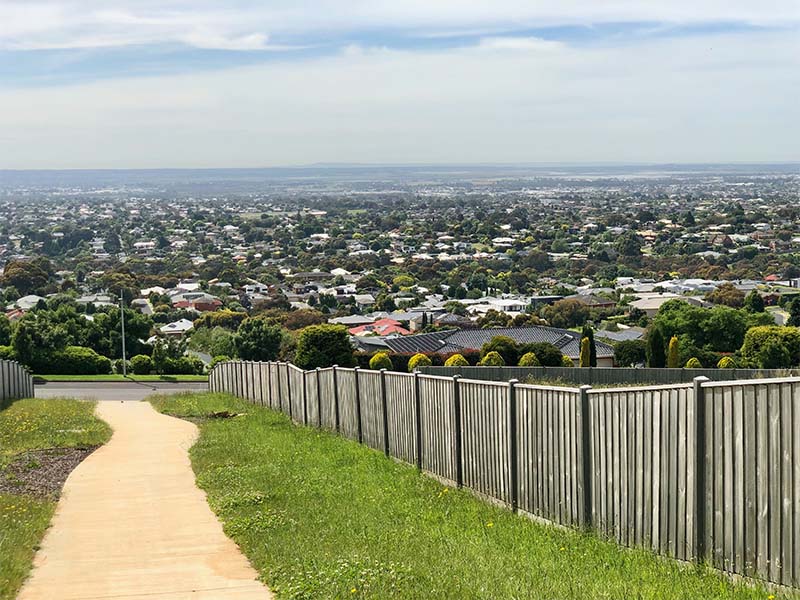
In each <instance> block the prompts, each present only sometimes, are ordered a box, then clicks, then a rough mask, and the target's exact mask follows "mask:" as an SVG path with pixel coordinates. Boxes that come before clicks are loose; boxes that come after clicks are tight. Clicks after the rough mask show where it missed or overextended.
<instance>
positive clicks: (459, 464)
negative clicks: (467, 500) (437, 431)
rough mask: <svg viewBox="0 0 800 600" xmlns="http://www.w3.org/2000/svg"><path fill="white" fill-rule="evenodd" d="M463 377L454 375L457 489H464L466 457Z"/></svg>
mask: <svg viewBox="0 0 800 600" xmlns="http://www.w3.org/2000/svg"><path fill="white" fill-rule="evenodd" d="M459 379H461V375H453V433H454V436H453V437H454V440H453V442H454V444H455V449H454V450H455V452H454V453H455V458H456V487H464V457H463V454H464V453H463V450H462V440H461V434H462V431H461V385H460V384H459V382H458V380H459Z"/></svg>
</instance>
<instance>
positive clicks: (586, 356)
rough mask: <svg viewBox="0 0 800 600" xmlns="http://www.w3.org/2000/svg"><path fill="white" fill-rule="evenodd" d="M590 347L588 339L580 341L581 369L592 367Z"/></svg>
mask: <svg viewBox="0 0 800 600" xmlns="http://www.w3.org/2000/svg"><path fill="white" fill-rule="evenodd" d="M591 357H592V347H591V340H590V339H589V338H588V337H585V338H582V339H581V355H580V358H579V362H580V366H581V367H591V366H592V358H591Z"/></svg>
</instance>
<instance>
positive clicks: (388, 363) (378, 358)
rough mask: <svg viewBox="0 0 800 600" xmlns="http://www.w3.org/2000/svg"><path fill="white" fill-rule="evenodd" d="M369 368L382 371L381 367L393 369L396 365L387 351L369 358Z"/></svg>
mask: <svg viewBox="0 0 800 600" xmlns="http://www.w3.org/2000/svg"><path fill="white" fill-rule="evenodd" d="M369 368H370V369H372V370H373V371H380V370H381V369H386V370H388V371H391V370H392V369H394V365H393V364H392V359H391V358H389V354H388V353H387V352H378V353H376V354H375V355H374V356H373V357H372V358H370V359H369Z"/></svg>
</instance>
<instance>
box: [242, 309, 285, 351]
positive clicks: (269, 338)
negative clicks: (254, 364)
mask: <svg viewBox="0 0 800 600" xmlns="http://www.w3.org/2000/svg"><path fill="white" fill-rule="evenodd" d="M234 339H235V344H236V352H237V353H238V355H239V357H240V358H241V359H242V360H259V361H266V360H275V359H276V358H278V353H279V352H280V349H281V341H282V340H283V333H282V331H281V328H280V327H278V326H277V325H270V324H269V323H267V321H266V320H264V319H262V318H260V317H253V318H249V319H245V320H244V321H243V322H242V324H241V325H240V326H239V329H237V330H236V337H235V338H234Z"/></svg>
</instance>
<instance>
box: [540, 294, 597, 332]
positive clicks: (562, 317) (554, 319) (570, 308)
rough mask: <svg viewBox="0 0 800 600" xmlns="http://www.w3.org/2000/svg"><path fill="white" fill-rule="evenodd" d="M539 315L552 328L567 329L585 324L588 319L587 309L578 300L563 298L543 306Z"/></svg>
mask: <svg viewBox="0 0 800 600" xmlns="http://www.w3.org/2000/svg"><path fill="white" fill-rule="evenodd" d="M541 314H542V318H544V319H546V320H547V322H548V323H549V324H550V325H551V326H552V327H561V328H565V329H568V328H570V327H577V326H579V325H583V324H584V323H585V322H586V320H587V319H588V318H589V307H588V306H586V305H585V304H584V303H583V302H581V301H580V300H576V299H574V298H564V299H563V300H557V301H556V302H554V303H553V304H551V305H550V306H545V307H544V308H543V309H542V313H541Z"/></svg>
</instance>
